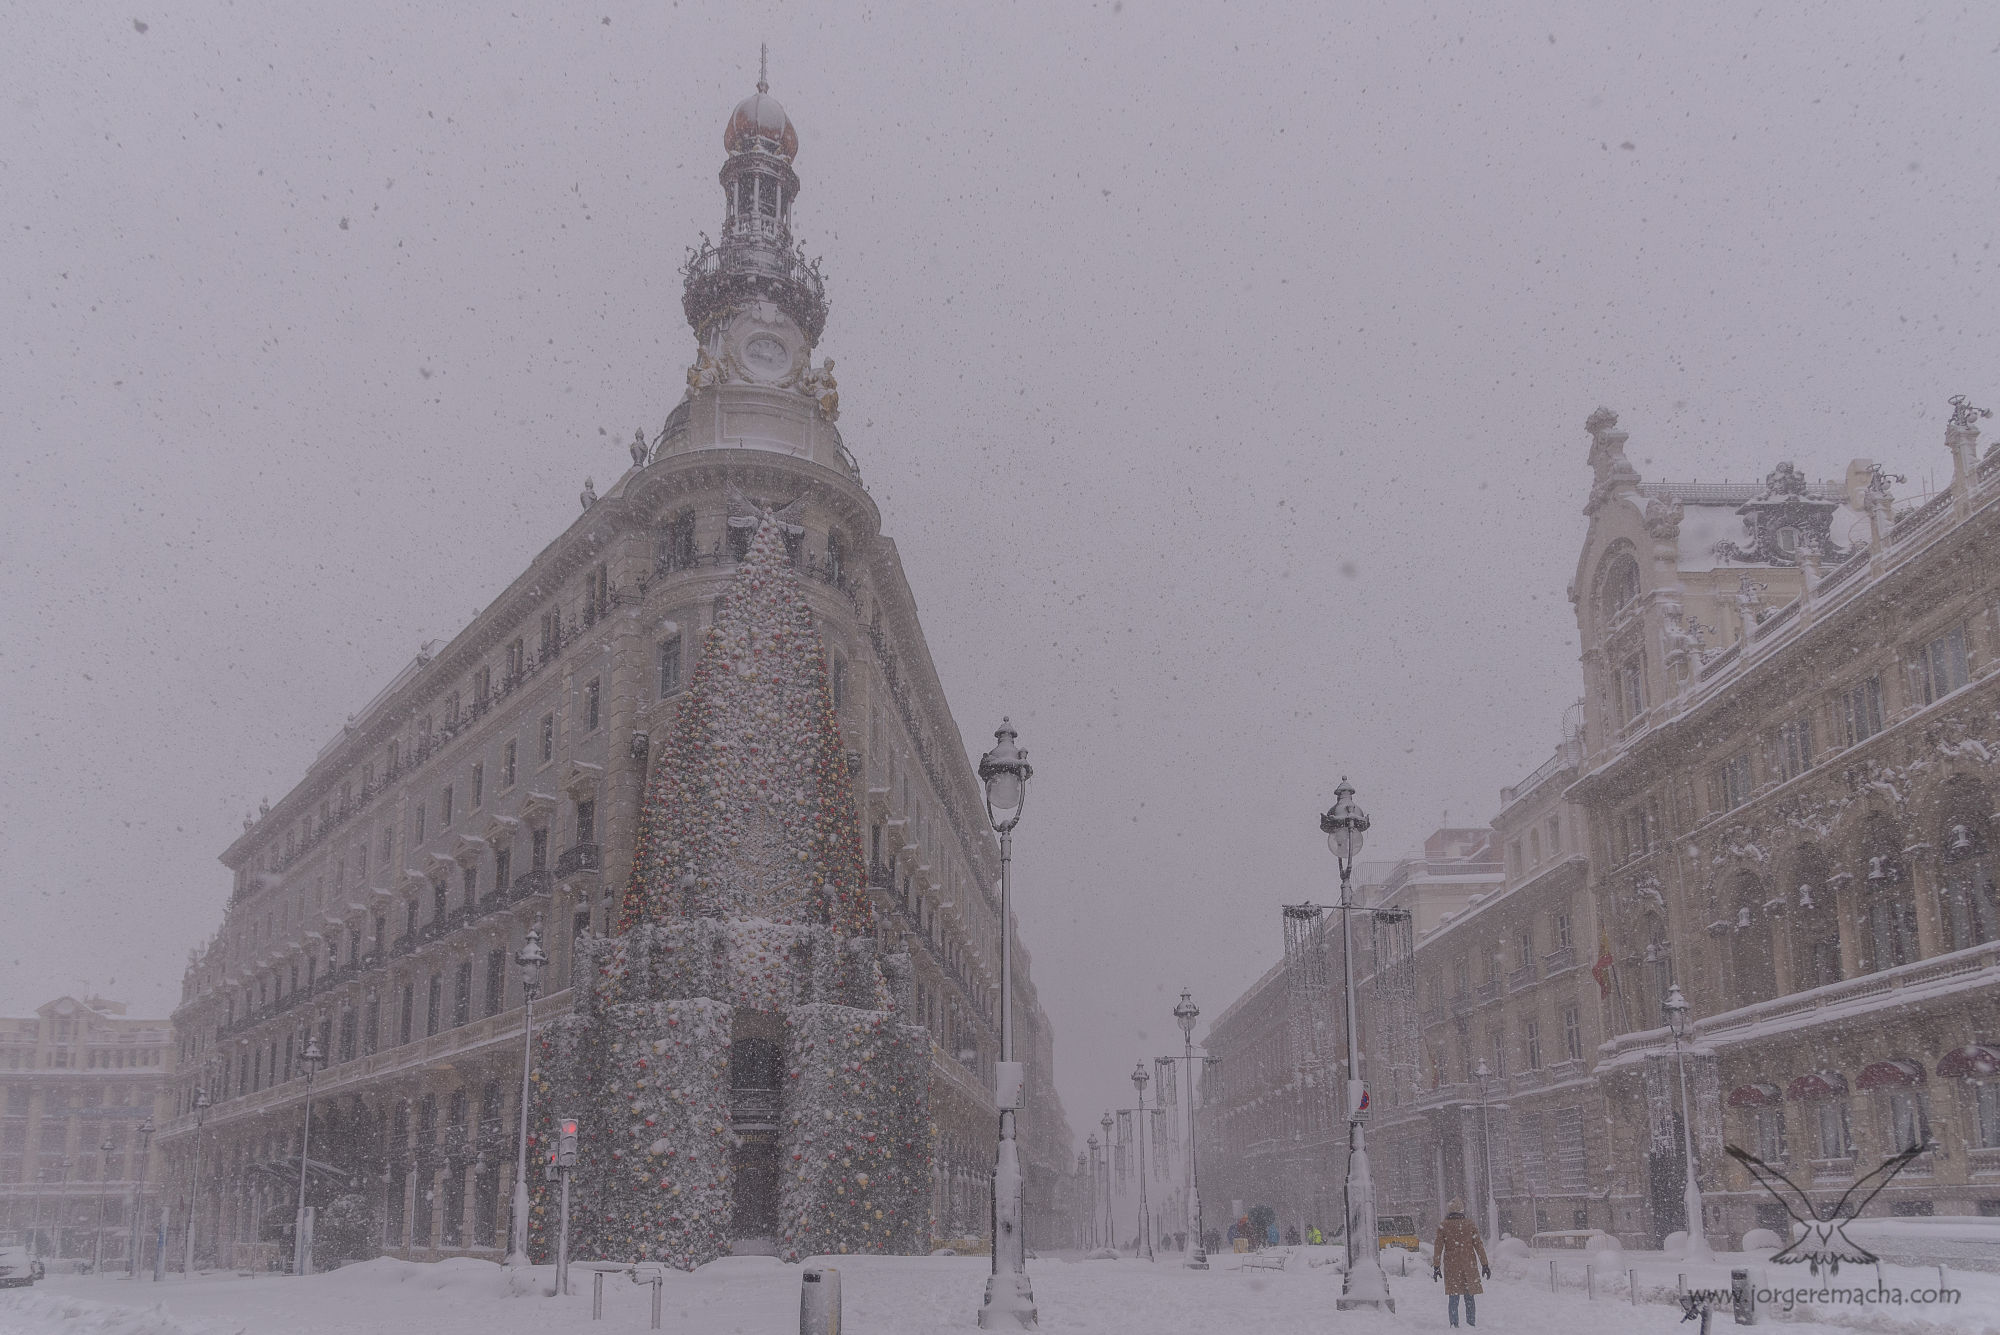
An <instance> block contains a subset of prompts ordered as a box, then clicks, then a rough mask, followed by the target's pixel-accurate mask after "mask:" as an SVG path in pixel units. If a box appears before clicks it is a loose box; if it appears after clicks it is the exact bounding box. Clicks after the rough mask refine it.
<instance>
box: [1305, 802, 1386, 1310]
mask: <svg viewBox="0 0 2000 1335" xmlns="http://www.w3.org/2000/svg"><path fill="white" fill-rule="evenodd" d="M1319 828H1320V829H1321V830H1323V831H1325V833H1326V846H1327V847H1328V848H1329V849H1331V850H1333V856H1334V857H1335V859H1337V860H1338V862H1339V864H1340V909H1341V913H1340V963H1341V971H1342V973H1343V974H1344V975H1345V983H1346V990H1347V1006H1346V1010H1347V1180H1346V1183H1345V1195H1346V1202H1345V1203H1346V1209H1347V1229H1346V1231H1347V1274H1346V1277H1345V1279H1344V1280H1343V1282H1342V1285H1341V1291H1340V1297H1339V1298H1338V1299H1337V1300H1336V1301H1335V1303H1334V1307H1335V1309H1336V1310H1338V1311H1343V1312H1345V1311H1350V1310H1352V1309H1354V1308H1364V1307H1373V1308H1382V1309H1385V1310H1387V1311H1391V1312H1393V1311H1395V1310H1396V1300H1395V1299H1394V1298H1391V1297H1390V1296H1389V1277H1388V1276H1387V1275H1386V1274H1384V1273H1383V1272H1382V1247H1381V1241H1380V1237H1379V1235H1378V1234H1377V1232H1376V1229H1375V1185H1374V1182H1373V1181H1372V1180H1371V1179H1370V1177H1369V1175H1368V1146H1367V1141H1366V1138H1365V1132H1364V1131H1363V1129H1362V1118H1363V1116H1365V1115H1366V1113H1367V1109H1368V1092H1367V1087H1366V1086H1365V1085H1364V1084H1363V1083H1362V1080H1361V1076H1360V1071H1361V1041H1360V1038H1359V1037H1358V1032H1359V1031H1358V1030H1357V1029H1356V1027H1355V1013H1354V1012H1355V1002H1354V931H1353V928H1352V926H1351V924H1350V922H1349V919H1350V917H1351V916H1352V914H1351V911H1352V910H1353V908H1354V889H1353V882H1352V877H1353V874H1354V855H1355V854H1357V853H1359V852H1360V851H1361V836H1362V835H1363V834H1364V833H1366V832H1367V829H1368V813H1367V812H1365V811H1363V810H1362V809H1361V808H1360V807H1359V806H1356V805H1355V802H1354V785H1353V784H1350V783H1349V782H1348V781H1347V778H1346V776H1345V775H1343V776H1342V777H1341V780H1340V786H1339V787H1337V788H1335V789H1334V790H1333V806H1332V808H1331V809H1330V810H1328V811H1327V813H1326V814H1325V815H1323V816H1321V817H1320V818H1319Z"/></svg>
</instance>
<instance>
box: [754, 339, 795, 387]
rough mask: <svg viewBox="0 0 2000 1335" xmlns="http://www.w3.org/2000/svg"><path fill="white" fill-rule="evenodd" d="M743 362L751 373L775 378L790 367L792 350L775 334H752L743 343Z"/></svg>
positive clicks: (765, 377) (762, 377) (769, 378)
mask: <svg viewBox="0 0 2000 1335" xmlns="http://www.w3.org/2000/svg"><path fill="white" fill-rule="evenodd" d="M743 363H744V366H745V368H746V369H747V370H749V372H750V373H751V374H752V375H754V376H757V377H758V378H760V379H764V380H775V379H776V378H777V377H779V376H781V375H783V374H784V373H785V372H786V371H787V370H789V369H791V365H792V352H791V349H790V348H787V347H786V346H785V342H784V340H783V339H781V338H778V337H776V336H775V335H772V334H753V335H751V336H750V338H749V340H748V341H746V342H745V343H744V344H743Z"/></svg>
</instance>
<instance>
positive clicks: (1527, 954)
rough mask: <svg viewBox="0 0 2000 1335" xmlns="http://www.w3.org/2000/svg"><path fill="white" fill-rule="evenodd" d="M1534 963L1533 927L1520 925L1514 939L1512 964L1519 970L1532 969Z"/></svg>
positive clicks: (1524, 924)
mask: <svg viewBox="0 0 2000 1335" xmlns="http://www.w3.org/2000/svg"><path fill="white" fill-rule="evenodd" d="M1534 963H1535V925H1534V924H1533V923H1526V922H1524V923H1522V924H1521V928H1520V931H1519V933H1518V934H1517V935H1516V936H1515V937H1514V964H1515V967H1517V968H1521V969H1528V968H1533V967H1534Z"/></svg>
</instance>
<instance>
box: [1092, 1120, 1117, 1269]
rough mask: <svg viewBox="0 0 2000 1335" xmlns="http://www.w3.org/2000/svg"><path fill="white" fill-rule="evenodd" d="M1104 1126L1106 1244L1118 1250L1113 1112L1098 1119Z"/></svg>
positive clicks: (1100, 1124)
mask: <svg viewBox="0 0 2000 1335" xmlns="http://www.w3.org/2000/svg"><path fill="white" fill-rule="evenodd" d="M1097 1124H1098V1125H1099V1126H1101V1127H1103V1128H1104V1245H1105V1246H1107V1247H1109V1248H1110V1249H1111V1250H1112V1251H1114V1252H1115V1251H1117V1250H1118V1219H1117V1216H1116V1215H1115V1214H1113V1212H1112V1209H1111V1114H1110V1113H1109V1112H1106V1113H1105V1114H1104V1116H1102V1117H1100V1118H1098V1119H1097Z"/></svg>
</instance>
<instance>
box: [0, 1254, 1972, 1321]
mask: <svg viewBox="0 0 2000 1335" xmlns="http://www.w3.org/2000/svg"><path fill="white" fill-rule="evenodd" d="M1309 1259H1310V1258H1309V1257H1307V1256H1305V1255H1299V1256H1295V1257H1293V1258H1292V1260H1291V1262H1290V1263H1289V1264H1288V1265H1287V1266H1286V1267H1285V1268H1284V1269H1282V1270H1274V1269H1273V1270H1267V1269H1259V1268H1250V1267H1244V1266H1243V1265H1242V1262H1241V1258H1239V1257H1235V1256H1226V1257H1217V1258H1216V1260H1217V1268H1216V1269H1214V1270H1212V1271H1210V1272H1208V1273H1206V1274H1202V1273H1196V1272H1192V1271H1189V1270H1186V1269H1184V1268H1182V1267H1181V1266H1180V1265H1178V1264H1175V1263H1172V1262H1169V1261H1165V1260H1163V1261H1161V1262H1160V1263H1159V1264H1156V1265H1147V1264H1146V1263H1144V1262H1140V1261H1133V1260H1119V1261H1114V1262H1107V1261H1072V1260H1067V1259H1058V1258H1052V1257H1045V1258H1042V1259H1041V1260H1038V1261H1036V1262H1034V1263H1033V1265H1032V1273H1033V1278H1034V1285H1035V1294H1036V1298H1037V1300H1038V1302H1039V1303H1040V1307H1041V1318H1042V1319H1041V1329H1042V1330H1044V1331H1050V1332H1077V1333H1079V1335H1083V1333H1086V1332H1087V1333H1088V1335H1174V1333H1176V1332H1184V1333H1186V1335H1231V1333H1233V1332H1238V1331H1245V1332H1250V1331H1254V1332H1259V1335H1283V1333H1284V1332H1307V1331H1312V1332H1320V1331H1325V1330H1328V1329H1346V1330H1353V1331H1356V1332H1365V1331H1386V1330H1410V1331H1434V1330H1444V1329H1447V1328H1448V1327H1447V1325H1446V1320H1445V1302H1444V1296H1443V1292H1442V1289H1441V1287H1440V1286H1438V1285H1435V1284H1433V1283H1432V1281H1431V1279H1430V1275H1429V1272H1428V1270H1422V1269H1419V1268H1418V1264H1417V1263H1414V1262H1413V1264H1412V1265H1411V1267H1410V1270H1409V1273H1408V1274H1407V1275H1399V1274H1397V1273H1396V1267H1395V1266H1393V1265H1392V1266H1391V1270H1390V1285H1391V1288H1392V1289H1393V1291H1394V1293H1395V1296H1396V1300H1397V1311H1396V1313H1395V1314H1394V1315H1393V1316H1387V1315H1377V1314H1354V1313H1336V1312H1335V1310H1334V1305H1333V1300H1334V1298H1335V1296H1336V1295H1337V1294H1338V1292H1339V1286H1340V1277H1339V1275H1338V1273H1337V1272H1336V1271H1335V1270H1334V1269H1333V1268H1332V1267H1331V1266H1319V1267H1314V1266H1311V1265H1307V1264H1303V1262H1305V1261H1307V1260H1309ZM1630 1259H1631V1261H1632V1263H1633V1264H1634V1265H1636V1266H1637V1267H1638V1268H1639V1269H1640V1272H1641V1292H1642V1294H1643V1295H1646V1296H1648V1297H1652V1298H1656V1299H1657V1300H1656V1301H1648V1302H1644V1303H1642V1304H1641V1305H1639V1306H1637V1307H1634V1306H1632V1305H1630V1303H1629V1302H1628V1300H1627V1298H1626V1294H1625V1287H1624V1286H1625V1279H1624V1275H1623V1272H1622V1271H1620V1272H1618V1273H1616V1274H1613V1275H1610V1276H1605V1275H1599V1276H1597V1284H1598V1288H1597V1297H1596V1298H1595V1299H1594V1300H1593V1299H1590V1298H1587V1297H1586V1296H1585V1294H1584V1293H1583V1291H1582V1287H1581V1286H1582V1283H1583V1266H1584V1261H1583V1259H1582V1258H1581V1257H1576V1258H1573V1259H1563V1260H1561V1261H1559V1262H1558V1266H1559V1274H1560V1283H1561V1287H1560V1288H1559V1291H1557V1292H1555V1293H1551V1292H1549V1287H1548V1261H1547V1259H1546V1258H1543V1259H1520V1260H1512V1261H1503V1262H1502V1263H1501V1265H1500V1266H1499V1267H1498V1268H1497V1269H1496V1272H1495V1275H1494V1278H1493V1280H1492V1281H1491V1282H1490V1283H1489V1285H1488V1287H1487V1291H1486V1293H1485V1294H1484V1295H1482V1296H1481V1298H1480V1300H1479V1326H1478V1329H1480V1330H1485V1331H1498V1332H1510V1331H1512V1332H1535V1333H1536V1335H1571V1333H1572V1332H1574V1333H1575V1335H1585V1333H1586V1332H1598V1331H1605V1330H1612V1329H1616V1330H1619V1331H1621V1332H1629V1333H1630V1335H1640V1333H1641V1332H1660V1333H1664V1332H1669V1331H1676V1330H1678V1331H1690V1330H1692V1329H1693V1327H1692V1326H1687V1325H1682V1324H1681V1314H1680V1309H1679V1307H1678V1306H1676V1305H1674V1304H1673V1303H1672V1302H1671V1301H1670V1295H1671V1290H1672V1289H1673V1287H1674V1284H1675V1282H1676V1276H1677V1275H1678V1274H1679V1273H1680V1272H1681V1271H1683V1270H1685V1269H1687V1267H1686V1265H1685V1263H1680V1262H1675V1261H1672V1260H1668V1259H1664V1258H1660V1257H1658V1256H1657V1255H1651V1256H1643V1257H1642V1256H1634V1257H1632V1258H1630ZM836 1260H837V1265H838V1268H839V1270H840V1273H841V1278H842V1288H843V1297H844V1310H843V1317H844V1323H843V1328H844V1329H845V1330H847V1331H850V1332H854V1333H855V1335H918V1333H919V1332H931V1331H945V1330H971V1329H975V1328H976V1324H975V1320H974V1313H975V1310H976V1309H977V1307H978V1304H979V1296H980V1292H981V1287H982V1285H983V1283H984V1278H985V1275H986V1271H987V1264H988V1263H987V1261H986V1260H985V1258H982V1257H969V1256H968V1257H842V1258H836ZM1789 1269H1790V1268H1787V1267H1775V1268H1772V1267H1767V1268H1766V1270H1767V1271H1768V1272H1771V1273H1770V1282H1772V1283H1773V1284H1778V1285H1787V1284H1791V1283H1794V1282H1798V1283H1803V1282H1806V1280H1807V1276H1806V1275H1804V1274H1803V1273H1802V1272H1801V1273H1798V1274H1791V1273H1786V1272H1787V1271H1788V1270H1789ZM801 1270H802V1268H801V1267H799V1266H791V1265H784V1264H782V1263H780V1262H777V1261H775V1260H769V1259H766V1258H761V1257H741V1258H725V1259H723V1260H720V1261H716V1262H713V1263H711V1264H709V1265H707V1266H704V1267H702V1268H701V1269H699V1270H697V1271H695V1272H693V1273H681V1272H677V1271H672V1272H668V1274H667V1277H666V1282H665V1287H664V1290H663V1293H662V1303H661V1309H662V1310H661V1329H662V1330H665V1331H669V1332H674V1333H675V1335H735V1333H737V1332H741V1333H742V1335H789V1332H792V1331H796V1330H797V1329H798V1308H799V1287H800V1281H799V1276H800V1274H801ZM1842 1278H1843V1280H1845V1281H1847V1282H1849V1283H1852V1284H1856V1285H1862V1284H1872V1283H1873V1280H1874V1275H1873V1272H1872V1270H1867V1271H1864V1272H1862V1273H1861V1274H1858V1275H1846V1274H1843V1276H1842ZM1884 1278H1885V1280H1886V1282H1887V1283H1888V1284H1889V1285H1891V1286H1895V1285H1898V1284H1900V1285H1903V1286H1904V1287H1905V1289H1906V1290H1908V1289H1914V1288H1915V1287H1917V1286H1918V1285H1920V1284H1923V1283H1926V1282H1929V1281H1934V1280H1935V1278H1936V1272H1935V1271H1923V1270H1915V1269H1908V1268H1904V1267H1889V1268H1888V1271H1887V1272H1886V1273H1885V1276H1884ZM551 1281H552V1272H551V1271H550V1270H549V1269H547V1268H542V1269H540V1270H538V1271H536V1272H535V1275H534V1282H533V1284H532V1285H531V1286H524V1287H527V1288H528V1289H529V1290H530V1291H526V1292H521V1291H516V1290H514V1289H512V1288H510V1286H509V1282H508V1277H507V1275H506V1273H505V1272H504V1271H502V1270H501V1269H500V1268H499V1267H498V1266H495V1265H492V1264H490V1263H487V1262H483V1261H471V1260H452V1261H444V1262H441V1263H437V1264H413V1263H410V1262H404V1261H396V1260H387V1259H384V1260H376V1261H370V1262H366V1263H363V1264H361V1265H356V1266H350V1267H347V1268H345V1269H343V1270H340V1271H337V1272H335V1273H333V1274H328V1275H318V1276H314V1277H312V1278H309V1279H305V1280H294V1279H289V1278H282V1277H258V1278H246V1277H242V1276H237V1275H233V1274H232V1275H220V1274H218V1275H212V1276H200V1277H197V1278H196V1279H195V1280H193V1281H191V1282H189V1281H182V1280H180V1279H178V1278H173V1277H169V1278H168V1279H167V1280H166V1281H165V1282H164V1283H161V1284H158V1285H153V1284H148V1283H143V1282H142V1283H137V1284H135V1283H132V1282H130V1281H127V1280H125V1279H123V1278H122V1277H112V1278H104V1279H93V1278H88V1277H80V1276H67V1275H65V1276H57V1277H53V1278H52V1279H51V1280H49V1281H48V1282H46V1283H44V1284H42V1285H39V1286H37V1287H36V1288H35V1289H34V1290H32V1291H13V1292H8V1293H4V1294H0V1331H5V1332H8V1333H9V1335H14V1333H16V1332H18V1333H19V1335H55V1333H56V1332H65V1333H67V1332H78V1331H91V1332H99V1333H100V1335H223V1333H224V1332H229V1333H230V1335H234V1333H236V1332H243V1333H244V1335H264V1333H266V1332H271V1333H277V1332H284V1333H285V1335H348V1333H349V1332H353V1333H355V1335H360V1333H361V1332H368V1333H369V1335H375V1333H377V1332H385V1331H425V1332H429V1335H514V1333H515V1332H520V1333H521V1335H527V1333H528V1332H546V1331H551V1330H576V1331H590V1330H593V1329H595V1330H602V1331H604V1332H606V1333H607V1335H610V1333H611V1332H617V1331H644V1330H647V1329H648V1323H649V1316H650V1312H649V1308H650V1305H651V1289H650V1287H647V1286H642V1285H637V1284H634V1283H632V1282H631V1281H630V1280H629V1279H628V1278H626V1277H624V1276H622V1275H612V1276H607V1278H606V1281H605V1285H604V1316H603V1320H602V1322H601V1323H599V1324H598V1325H596V1326H594V1327H593V1325H592V1322H591V1279H590V1275H589V1273H588V1272H586V1271H583V1270H581V1269H579V1270H577V1271H575V1272H574V1273H573V1276H572V1288H573V1290H574V1291H573V1292H572V1294H571V1295H570V1296H569V1297H567V1298H552V1297H546V1296H543V1294H544V1293H545V1292H546V1290H547V1289H548V1287H549V1286H550V1283H551ZM1951 1281H1952V1283H1953V1284H1954V1285H1955V1286H1956V1287H1957V1288H1958V1289H1959V1290H1960V1292H1961V1294H1962V1298H1961V1301H1960V1302H1959V1303H1957V1304H1956V1305H1950V1306H1923V1307H1917V1308H1907V1307H1906V1308H1903V1309H1892V1308H1887V1307H1880V1306H1875V1307H1863V1306H1860V1305H1849V1306H1846V1307H1843V1308H1841V1309H1838V1310H1833V1311H1827V1310H1822V1311H1820V1312H1818V1313H1816V1314H1815V1319H1810V1320H1808V1319H1805V1318H1804V1317H1802V1316H1794V1317H1791V1318H1786V1317H1784V1316H1782V1315H1781V1314H1779V1313H1775V1312H1774V1313H1769V1314H1767V1317H1766V1321H1767V1323H1770V1324H1782V1325H1783V1327H1784V1328H1785V1329H1786V1330H1788V1331H1796V1332H1800V1333H1801V1335H1806V1333H1809V1332H1816V1331H1848V1330H1873V1331H1907V1332H1913V1333H1915V1332H1923V1333H1925V1335H1928V1333H1929V1332H1953V1335H1957V1333H1958V1332H1989V1331H2000V1276H1994V1275H1985V1274H1965V1273H1963V1272H1952V1275H1951ZM1708 1282H1718V1283H1720V1282H1726V1270H1725V1269H1724V1268H1723V1267H1721V1266H1718V1267H1716V1268H1715V1271H1714V1274H1713V1275H1708V1274H1705V1273H1697V1274H1694V1275H1691V1276H1690V1283H1692V1284H1696V1285H1700V1284H1704V1283H1708ZM1572 1286H1574V1287H1572ZM1729 1325H1730V1318H1729V1315H1728V1314H1727V1312H1718V1313H1717V1315H1716V1317H1715V1329H1716V1330H1717V1331H1718V1332H1719V1331H1720V1330H1721V1329H1722V1328H1723V1327H1725V1326H1729Z"/></svg>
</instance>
